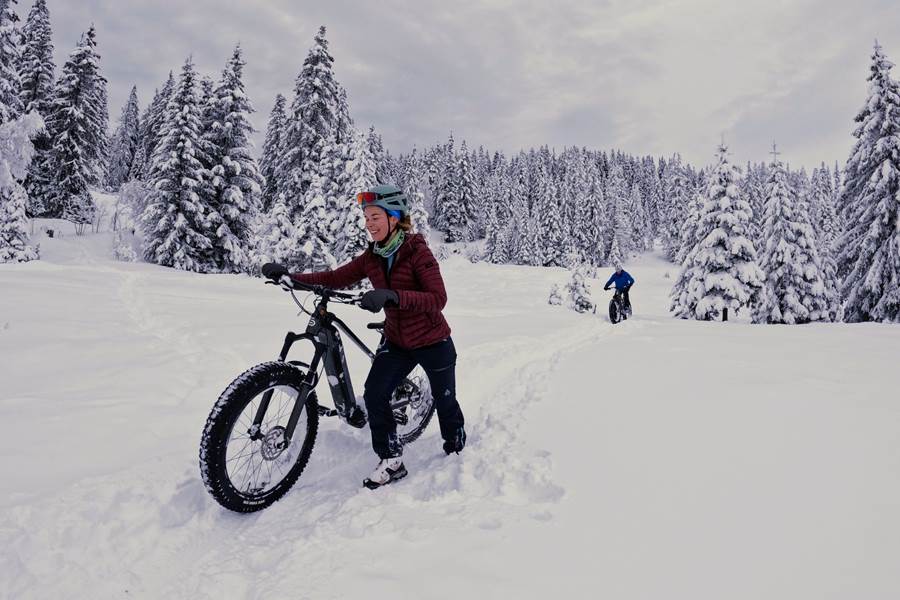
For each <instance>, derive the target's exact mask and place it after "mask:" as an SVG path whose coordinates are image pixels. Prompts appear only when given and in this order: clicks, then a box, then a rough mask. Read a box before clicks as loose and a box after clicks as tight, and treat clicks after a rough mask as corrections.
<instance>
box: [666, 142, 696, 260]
mask: <svg viewBox="0 0 900 600" xmlns="http://www.w3.org/2000/svg"><path fill="white" fill-rule="evenodd" d="M663 187H664V190H665V192H664V193H665V199H666V201H665V203H664V204H663V205H662V206H661V207H660V235H661V237H662V243H663V249H664V250H665V253H666V257H667V258H668V259H669V260H675V259H676V257H677V256H678V251H679V250H680V249H681V229H682V224H683V223H684V221H685V218H686V217H687V216H688V212H689V211H690V203H691V197H692V194H691V189H690V187H689V184H688V180H687V176H686V175H685V172H684V166H683V165H682V163H681V156H680V155H678V154H676V155H675V156H673V157H672V159H671V160H670V161H669V162H668V163H667V164H666V170H665V174H664V179H663Z"/></svg>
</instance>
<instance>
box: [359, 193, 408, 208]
mask: <svg viewBox="0 0 900 600" xmlns="http://www.w3.org/2000/svg"><path fill="white" fill-rule="evenodd" d="M401 194H403V192H391V193H390V194H379V193H377V192H360V193H358V194H357V195H356V201H357V202H359V204H360V206H365V205H366V204H375V203H376V202H378V201H379V200H385V199H387V198H393V197H394V196H400V195H401Z"/></svg>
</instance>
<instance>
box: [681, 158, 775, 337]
mask: <svg viewBox="0 0 900 600" xmlns="http://www.w3.org/2000/svg"><path fill="white" fill-rule="evenodd" d="M727 152H728V149H727V147H726V146H725V144H724V143H723V144H721V145H720V146H719V149H718V163H717V165H716V168H715V169H714V170H713V171H712V172H711V173H710V175H709V178H708V182H707V186H706V193H705V202H704V204H703V207H702V209H701V211H702V212H701V213H700V219H699V224H698V229H697V230H698V234H697V238H698V240H699V241H698V242H697V244H696V245H695V247H694V248H693V249H692V250H691V251H690V253H689V254H688V256H687V258H686V260H685V264H684V265H683V266H682V270H681V272H680V273H679V277H678V280H677V281H676V283H675V286H674V288H673V290H672V293H671V297H672V305H671V310H672V311H673V312H675V314H676V315H677V316H679V317H681V318H683V319H687V318H694V319H703V320H709V319H713V318H718V317H719V316H721V317H722V318H723V320H725V319H727V316H728V312H727V311H728V310H729V309H732V310H734V311H735V312H737V311H739V310H740V309H741V308H743V307H749V306H752V305H754V304H755V302H756V300H757V297H758V294H759V289H760V288H761V286H762V279H763V273H762V271H761V270H760V268H759V266H758V264H757V262H756V249H755V248H754V246H753V242H751V241H750V240H749V239H748V238H747V234H748V226H749V223H750V217H751V209H750V205H749V204H748V203H747V201H746V200H743V199H742V198H741V197H740V194H739V192H738V188H737V185H736V183H737V179H738V176H737V170H736V169H735V168H734V166H733V165H732V164H731V163H730V162H729V161H728V156H727Z"/></svg>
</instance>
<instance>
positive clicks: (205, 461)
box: [200, 361, 319, 513]
mask: <svg viewBox="0 0 900 600" xmlns="http://www.w3.org/2000/svg"><path fill="white" fill-rule="evenodd" d="M305 376H306V373H305V372H304V371H303V370H302V369H300V368H299V367H297V366H294V365H291V364H288V363H285V362H281V361H272V362H265V363H262V364H259V365H256V366H255V367H252V368H250V369H248V370H247V371H244V372H243V373H242V374H241V375H239V376H238V377H237V379H235V380H234V381H232V382H231V384H230V385H229V386H228V387H227V388H225V391H224V392H222V395H220V396H219V399H218V400H217V401H216V404H215V405H214V406H213V409H212V411H211V412H210V414H209V417H208V418H207V419H206V426H205V427H204V428H203V436H202V438H201V440H200V475H201V477H202V478H203V484H204V485H205V486H206V489H207V490H208V491H209V493H210V495H212V497H213V498H215V500H216V502H218V503H219V504H221V505H222V506H223V507H225V508H227V509H228V510H232V511H235V512H239V513H249V512H255V511H258V510H262V509H264V508H266V507H268V506H271V505H272V504H274V503H275V502H277V501H278V500H279V499H281V497H282V496H284V495H285V494H286V493H287V492H288V490H290V489H291V487H292V486H293V485H294V484H295V483H296V482H297V480H298V479H299V478H300V475H301V474H302V473H303V469H305V468H306V464H307V463H308V462H309V457H310V455H311V454H312V450H313V446H314V445H315V443H316V434H317V433H318V429H319V412H318V401H317V399H316V394H315V391H311V392H310V393H309V395H308V396H307V398H306V403H305V406H304V410H306V432H305V433H306V435H305V437H304V439H303V447H302V448H301V450H300V453H299V454H298V455H297V460H296V462H295V463H294V465H293V467H291V469H290V471H288V473H287V475H285V477H284V478H283V479H282V480H281V481H280V482H279V483H277V484H276V485H275V486H274V487H273V488H272V489H271V490H268V491H267V492H264V493H262V494H259V495H255V496H249V495H247V494H245V493H242V492H240V491H238V490H237V489H236V488H235V487H234V486H233V485H232V483H231V480H230V479H229V477H228V472H227V469H226V450H227V448H228V439H229V437H230V435H231V431H232V428H233V426H234V423H235V421H237V419H238V417H239V416H240V414H241V412H242V411H243V410H244V408H245V407H246V406H247V404H248V403H249V402H250V401H251V400H253V399H254V398H256V397H257V396H258V395H259V394H261V393H262V392H264V391H265V390H266V389H268V388H270V387H273V386H287V387H291V388H294V389H296V390H298V391H299V390H301V389H302V387H301V385H302V383H303V380H304V378H305ZM296 433H300V431H299V430H298V431H297V432H296ZM298 437H299V436H298Z"/></svg>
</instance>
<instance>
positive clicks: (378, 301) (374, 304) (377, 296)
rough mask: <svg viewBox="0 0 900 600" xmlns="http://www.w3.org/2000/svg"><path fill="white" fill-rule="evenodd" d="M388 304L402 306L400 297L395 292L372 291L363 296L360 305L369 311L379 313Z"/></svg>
mask: <svg viewBox="0 0 900 600" xmlns="http://www.w3.org/2000/svg"><path fill="white" fill-rule="evenodd" d="M388 302H393V303H394V304H396V305H398V306H399V304H400V296H398V295H397V292H395V291H394V290H371V291H369V292H366V293H365V294H363V295H362V298H361V299H360V301H359V305H360V306H362V307H363V308H364V309H366V310H368V311H372V312H373V313H377V312H378V311H380V310H381V309H382V308H384V305H385V304H387V303H388Z"/></svg>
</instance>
